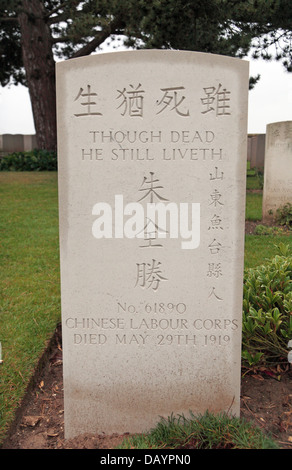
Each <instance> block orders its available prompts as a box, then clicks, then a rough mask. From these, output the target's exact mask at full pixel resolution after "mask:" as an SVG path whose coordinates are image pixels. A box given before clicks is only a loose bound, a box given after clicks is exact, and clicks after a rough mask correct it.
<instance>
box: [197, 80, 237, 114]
mask: <svg viewBox="0 0 292 470" xmlns="http://www.w3.org/2000/svg"><path fill="white" fill-rule="evenodd" d="M221 88H222V85H221V83H219V86H218V88H217V90H216V88H215V87H206V88H204V92H205V94H206V95H207V96H206V97H204V98H201V102H202V104H203V105H204V106H205V107H206V109H205V110H204V111H201V114H206V113H209V112H210V111H214V112H215V113H216V116H224V115H230V114H231V113H230V106H229V102H230V91H227V90H226V88H223V89H221Z"/></svg>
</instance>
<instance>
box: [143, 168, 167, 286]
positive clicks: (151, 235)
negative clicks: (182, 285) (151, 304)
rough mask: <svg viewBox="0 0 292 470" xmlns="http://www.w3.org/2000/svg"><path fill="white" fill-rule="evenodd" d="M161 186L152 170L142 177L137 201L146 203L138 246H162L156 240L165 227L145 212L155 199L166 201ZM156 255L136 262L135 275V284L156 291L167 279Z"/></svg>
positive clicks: (159, 241)
mask: <svg viewBox="0 0 292 470" xmlns="http://www.w3.org/2000/svg"><path fill="white" fill-rule="evenodd" d="M163 189H164V188H163V186H161V184H159V179H158V178H156V177H155V174H154V172H152V171H151V172H150V173H149V177H144V178H143V181H142V185H141V187H140V189H139V192H141V193H142V197H141V198H140V199H139V200H138V202H139V203H140V202H141V203H142V201H143V202H144V204H145V205H146V211H144V213H145V214H146V216H145V221H144V227H143V234H142V235H143V237H144V242H142V244H141V245H140V246H139V247H140V248H143V249H144V248H146V249H157V248H158V249H159V248H163V245H162V243H161V240H158V238H159V235H160V234H162V235H165V234H166V233H167V231H166V230H165V228H166V227H165V228H162V227H159V225H158V224H157V223H156V220H155V219H154V220H153V219H151V218H149V217H148V213H147V204H148V203H150V204H154V203H155V202H157V201H168V199H166V198H165V197H163V196H162V195H161V190H163ZM156 258H157V256H156V257H155V258H154V257H152V259H151V260H150V261H149V262H143V263H137V264H136V267H137V273H136V274H137V275H136V284H135V287H136V286H140V287H142V288H144V289H145V288H146V289H152V290H153V291H157V290H158V288H159V285H160V283H161V282H165V281H167V280H168V279H167V278H166V277H165V275H164V274H163V271H162V263H161V262H160V261H159V260H158V259H156Z"/></svg>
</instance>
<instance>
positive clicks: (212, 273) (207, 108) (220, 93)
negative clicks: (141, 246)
mask: <svg viewBox="0 0 292 470" xmlns="http://www.w3.org/2000/svg"><path fill="white" fill-rule="evenodd" d="M204 94H205V95H204V97H203V98H201V103H202V105H203V108H204V109H203V111H201V114H203V115H206V114H209V113H212V114H213V115H215V116H216V118H221V117H222V116H230V115H231V111H230V94H231V93H230V91H227V89H226V88H224V87H222V84H221V83H220V84H219V86H218V87H217V88H216V87H212V86H210V87H207V88H204ZM222 166H223V162H222V161H221V160H220V164H218V166H214V168H213V169H212V172H211V173H209V182H210V194H209V202H208V208H209V212H208V214H209V220H208V233H209V235H210V236H209V237H208V241H207V243H208V245H207V246H208V250H209V255H210V258H209V260H208V263H207V267H206V276H207V277H208V278H209V280H210V284H209V287H208V298H209V299H213V300H215V301H217V302H222V301H223V300H224V299H223V295H222V294H221V293H220V287H219V286H218V280H219V279H220V278H221V277H222V276H223V275H224V266H222V263H221V262H220V251H221V249H222V248H223V239H224V233H223V232H224V223H223V221H224V205H225V199H224V195H223V194H222V181H223V180H224V172H223V171H222Z"/></svg>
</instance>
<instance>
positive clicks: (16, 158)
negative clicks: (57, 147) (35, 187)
mask: <svg viewBox="0 0 292 470" xmlns="http://www.w3.org/2000/svg"><path fill="white" fill-rule="evenodd" d="M56 170H57V154H56V152H50V151H48V150H31V151H29V152H14V153H11V154H9V155H6V156H4V157H2V158H1V159H0V171H56Z"/></svg>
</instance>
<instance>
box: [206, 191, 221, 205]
mask: <svg viewBox="0 0 292 470" xmlns="http://www.w3.org/2000/svg"><path fill="white" fill-rule="evenodd" d="M210 197H211V199H212V202H210V204H209V205H210V206H211V205H212V204H214V206H215V207H217V205H218V204H220V206H224V204H223V203H222V202H220V199H221V197H222V194H220V193H219V191H218V190H217V189H215V190H214V191H213V193H212V194H211V195H210Z"/></svg>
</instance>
